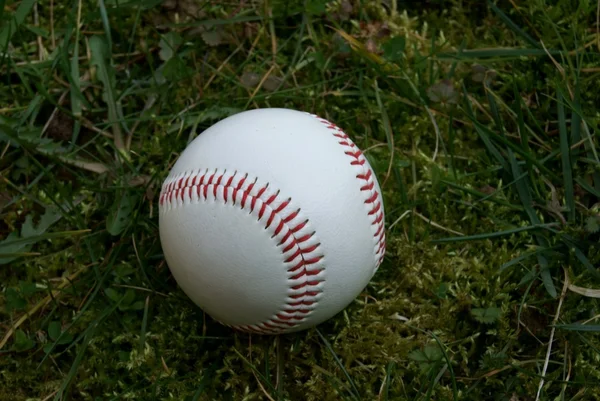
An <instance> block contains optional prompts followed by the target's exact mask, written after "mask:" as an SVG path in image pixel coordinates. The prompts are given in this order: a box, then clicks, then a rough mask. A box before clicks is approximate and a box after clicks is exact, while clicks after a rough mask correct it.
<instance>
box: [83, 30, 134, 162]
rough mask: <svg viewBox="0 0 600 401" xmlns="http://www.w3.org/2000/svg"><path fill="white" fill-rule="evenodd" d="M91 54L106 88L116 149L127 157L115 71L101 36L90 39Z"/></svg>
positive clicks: (105, 99) (106, 99)
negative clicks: (116, 90)
mask: <svg viewBox="0 0 600 401" xmlns="http://www.w3.org/2000/svg"><path fill="white" fill-rule="evenodd" d="M90 53H91V55H92V64H94V65H95V66H96V68H97V74H98V79H99V80H100V82H102V86H103V87H104V92H103V98H104V101H105V102H106V105H107V106H108V119H109V122H110V124H111V125H112V129H113V135H114V141H115V147H116V148H117V151H119V152H120V153H121V154H122V155H125V151H126V149H125V142H124V141H123V133H122V131H121V125H120V124H121V119H120V118H119V114H120V113H119V111H118V110H119V109H118V106H117V100H116V96H115V93H114V70H113V68H112V66H111V65H110V62H109V55H110V53H108V48H107V45H106V41H105V40H104V39H103V38H102V37H100V36H92V37H91V38H90Z"/></svg>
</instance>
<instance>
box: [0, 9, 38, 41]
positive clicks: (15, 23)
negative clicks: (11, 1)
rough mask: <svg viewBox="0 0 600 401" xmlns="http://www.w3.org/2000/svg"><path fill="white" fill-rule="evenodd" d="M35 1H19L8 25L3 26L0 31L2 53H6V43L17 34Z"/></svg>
mask: <svg viewBox="0 0 600 401" xmlns="http://www.w3.org/2000/svg"><path fill="white" fill-rule="evenodd" d="M36 1H37V0H23V1H21V3H20V4H19V7H17V10H16V11H15V14H14V15H13V16H12V18H11V19H10V21H9V23H8V24H6V25H4V28H2V30H1V31H0V50H2V52H4V51H6V49H7V47H8V42H10V40H11V38H12V36H13V35H14V34H15V32H17V29H18V28H19V26H20V25H21V24H23V21H25V18H26V17H27V15H29V13H30V12H31V10H32V9H33V6H34V4H35V2H36ZM3 8H4V7H3Z"/></svg>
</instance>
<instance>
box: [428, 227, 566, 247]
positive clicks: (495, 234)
mask: <svg viewBox="0 0 600 401" xmlns="http://www.w3.org/2000/svg"><path fill="white" fill-rule="evenodd" d="M556 225H557V223H548V224H535V225H532V226H527V227H519V228H512V229H510V230H505V231H497V232H493V233H485V234H477V235H469V236H464V237H451V238H440V239H434V240H431V242H432V243H434V244H442V243H446V242H465V241H479V240H484V239H490V238H498V237H503V236H505V235H512V234H516V233H521V232H523V231H531V230H539V229H542V228H548V227H554V226H556Z"/></svg>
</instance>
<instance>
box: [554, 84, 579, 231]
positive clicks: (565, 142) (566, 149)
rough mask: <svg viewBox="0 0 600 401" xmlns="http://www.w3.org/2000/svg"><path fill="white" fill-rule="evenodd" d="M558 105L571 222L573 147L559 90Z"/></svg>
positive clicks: (573, 215) (573, 188) (566, 199)
mask: <svg viewBox="0 0 600 401" xmlns="http://www.w3.org/2000/svg"><path fill="white" fill-rule="evenodd" d="M557 98H558V101H557V107H558V131H559V135H560V154H561V160H562V173H563V174H562V176H563V180H564V185H565V201H566V204H567V205H566V206H567V216H568V220H569V221H570V222H573V221H575V187H574V186H573V171H572V168H571V148H570V144H569V138H568V135H567V120H566V117H565V106H564V103H563V99H564V97H563V94H562V92H561V91H560V90H559V91H558V93H557Z"/></svg>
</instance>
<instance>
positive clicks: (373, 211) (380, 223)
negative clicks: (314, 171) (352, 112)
mask: <svg viewBox="0 0 600 401" xmlns="http://www.w3.org/2000/svg"><path fill="white" fill-rule="evenodd" d="M308 114H309V115H311V116H313V117H315V118H316V119H317V120H318V121H319V122H321V123H322V124H324V125H325V126H326V128H327V129H330V130H332V134H333V136H334V137H335V138H336V139H337V141H338V144H339V145H340V146H342V149H344V153H345V154H346V155H347V156H349V157H350V158H351V161H350V165H351V166H354V167H355V168H356V170H357V171H358V174H356V179H357V180H359V181H360V182H361V187H360V191H361V193H362V194H363V198H364V203H365V208H366V210H367V216H368V218H369V221H370V223H371V226H372V227H373V243H374V251H375V268H374V270H373V273H375V272H376V271H377V269H378V268H379V266H380V265H381V263H382V262H383V258H384V256H385V227H384V226H385V221H384V218H383V201H382V199H381V196H380V194H379V192H378V191H377V189H376V187H375V181H374V177H373V172H372V171H371V169H370V168H369V167H368V165H367V164H366V163H367V159H366V158H365V156H364V155H363V153H362V151H361V150H360V149H359V148H358V147H357V146H356V145H355V144H354V142H352V140H351V139H350V137H348V135H346V133H345V132H344V131H342V129H341V128H340V127H338V126H337V125H335V124H334V123H332V122H330V121H328V120H326V119H324V118H322V117H319V116H318V115H316V114H311V113H308Z"/></svg>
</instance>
